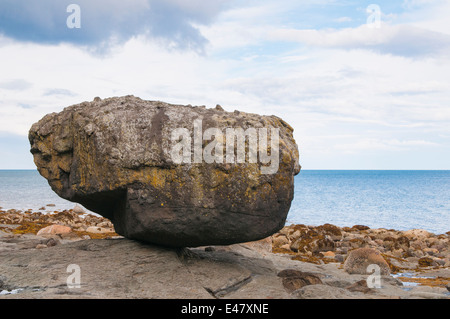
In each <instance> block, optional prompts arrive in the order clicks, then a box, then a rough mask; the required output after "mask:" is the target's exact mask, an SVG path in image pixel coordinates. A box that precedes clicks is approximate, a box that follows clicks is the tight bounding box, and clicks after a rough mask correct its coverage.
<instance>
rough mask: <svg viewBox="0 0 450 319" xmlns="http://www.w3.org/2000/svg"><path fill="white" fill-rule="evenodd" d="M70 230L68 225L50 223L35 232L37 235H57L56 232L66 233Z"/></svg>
mask: <svg viewBox="0 0 450 319" xmlns="http://www.w3.org/2000/svg"><path fill="white" fill-rule="evenodd" d="M71 231H72V228H70V227H68V226H62V225H51V226H47V227H44V228H42V229H41V230H39V231H38V232H37V235H38V236H42V235H58V234H67V233H70V232H71Z"/></svg>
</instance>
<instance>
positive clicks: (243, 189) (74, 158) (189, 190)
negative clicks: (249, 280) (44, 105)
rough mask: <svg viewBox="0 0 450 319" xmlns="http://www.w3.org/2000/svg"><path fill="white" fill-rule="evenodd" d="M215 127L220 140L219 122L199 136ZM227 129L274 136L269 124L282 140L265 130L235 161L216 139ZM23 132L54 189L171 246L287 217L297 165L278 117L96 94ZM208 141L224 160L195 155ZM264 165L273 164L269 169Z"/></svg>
mask: <svg viewBox="0 0 450 319" xmlns="http://www.w3.org/2000/svg"><path fill="white" fill-rule="evenodd" d="M195 123H200V124H201V127H200V128H198V126H197V129H196V128H195ZM214 128H217V129H218V130H219V131H220V132H219V133H221V134H222V138H223V139H221V138H220V134H219V133H217V131H216V134H217V135H218V136H214V138H212V136H211V138H210V139H208V137H206V136H204V135H203V134H204V133H205V131H206V130H208V129H214ZM230 128H231V129H242V130H244V131H245V130H248V129H251V130H255V132H258V135H257V136H258V138H259V140H260V141H261V140H263V138H264V136H263V134H262V133H261V132H263V131H260V130H264V129H268V132H267V135H268V136H272V131H271V129H270V128H275V129H278V130H279V143H278V145H276V144H275V145H271V142H269V140H268V138H267V137H266V142H267V148H266V149H260V150H259V151H260V152H261V153H258V156H259V159H258V161H257V162H256V163H253V162H250V160H249V159H246V161H245V163H236V161H234V162H232V161H229V160H228V159H227V157H226V155H227V148H228V146H230V150H231V152H232V154H233V155H235V156H234V158H235V159H236V158H237V155H238V151H239V150H238V148H237V146H236V144H235V143H234V142H233V143H231V140H232V139H231V138H230V139H229V143H228V142H227V143H222V144H226V147H225V146H223V147H222V148H220V147H219V146H217V144H213V143H216V142H224V141H225V142H226V132H227V131H226V130H227V129H230ZM177 130H181V131H183V132H187V133H188V135H189V136H188V137H186V141H187V143H186V144H184V145H185V146H186V148H187V149H188V153H187V154H185V155H186V157H183V160H186V163H179V162H178V161H177V160H176V157H175V159H174V156H173V154H174V151H173V150H174V145H177V143H178V142H179V141H178V140H174V139H172V137H173V136H172V134H174V133H176V132H179V131H177ZM274 134H275V133H274ZM199 135H200V137H199V138H200V139H199V138H197V139H196V137H197V136H199ZM202 135H203V138H204V140H201V137H202ZM273 136H276V135H273ZM176 138H178V137H177V136H176ZM188 139H190V141H188ZM29 140H30V144H31V153H32V154H33V156H34V161H35V164H36V166H37V168H38V170H39V172H40V174H41V175H42V176H44V177H45V178H46V179H47V180H48V182H49V184H50V186H51V187H52V189H53V190H54V191H55V192H56V193H57V194H58V195H59V196H61V197H62V198H65V199H67V200H70V201H73V202H77V203H80V204H81V205H83V206H84V207H86V208H87V209H88V210H90V211H93V212H95V213H98V214H100V215H102V216H104V217H106V218H109V219H110V220H111V221H112V222H113V224H114V227H115V231H116V232H117V233H118V234H120V235H122V236H125V237H128V238H130V239H137V240H141V241H145V242H148V243H154V244H161V245H166V246H173V247H194V246H206V245H229V244H233V243H240V242H249V241H255V240H259V239H262V238H266V237H267V236H270V235H272V234H273V233H275V232H277V231H278V230H280V229H281V228H282V227H283V226H284V224H285V221H286V217H287V214H288V211H289V208H290V205H291V201H292V199H293V195H294V175H296V174H298V173H299V172H300V165H299V160H298V149H297V145H296V143H295V141H294V138H293V129H292V127H290V126H289V125H288V124H287V123H286V122H284V121H283V120H282V119H280V118H278V117H276V116H259V115H256V114H248V113H244V112H237V113H236V112H235V113H230V112H225V111H223V109H221V108H220V107H218V108H216V109H206V108H201V107H192V106H182V105H172V104H167V103H163V102H155V101H144V100H141V99H139V98H136V97H134V96H126V97H119V98H109V99H105V100H102V99H100V98H97V99H95V100H94V101H93V102H84V103H81V104H78V105H73V106H70V107H67V108H65V109H64V110H63V111H62V112H60V113H52V114H48V115H46V116H45V117H44V118H43V119H42V120H40V121H39V122H38V123H35V124H34V125H33V126H32V127H31V129H30V132H29ZM183 140H184V139H183ZM174 141H176V142H177V143H175V142H174ZM196 141H200V143H199V144H198V143H197V142H196ZM213 141H214V142H213ZM274 141H275V140H274ZM196 143H197V144H196ZM208 143H209V144H208ZM178 144H179V143H178ZM253 144H254V143H252V144H251V145H253ZM214 145H216V146H217V148H215V147H213V146H214ZM249 145H250V143H249V142H247V144H246V150H245V153H246V154H247V155H248V154H249V153H250V152H249V150H250V148H249ZM259 145H261V144H259ZM254 146H255V147H256V146H257V145H254ZM208 147H209V148H210V149H215V150H220V149H221V150H222V151H223V155H224V157H223V160H222V162H221V161H218V162H213V163H206V162H205V160H204V159H203V161H201V160H202V158H201V156H200V162H198V163H196V162H195V159H196V155H202V154H203V153H202V152H207V148H208ZM269 148H270V152H269ZM198 150H199V151H198ZM264 152H265V153H267V154H266V155H269V153H270V161H269V162H268V163H267V164H263V163H262V160H261V159H262V157H261V155H262V154H264ZM175 153H176V152H175ZM210 153H211V154H212V153H213V152H210ZM277 153H278V156H277ZM183 154H184V153H183ZM214 154H215V153H214ZM217 154H219V153H217ZM272 155H273V156H274V157H273V158H272ZM188 159H189V161H188ZM187 162H189V163H187ZM272 164H275V166H274V167H272V166H270V165H272ZM268 168H272V169H273V170H272V171H271V172H270V173H267V169H268ZM269 170H270V169H269Z"/></svg>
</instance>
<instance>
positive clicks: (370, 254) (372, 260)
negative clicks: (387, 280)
mask: <svg viewBox="0 0 450 319" xmlns="http://www.w3.org/2000/svg"><path fill="white" fill-rule="evenodd" d="M372 264H375V265H378V266H379V267H380V271H381V275H389V274H390V270H389V264H388V263H387V262H386V260H384V258H383V256H381V254H380V252H379V251H378V250H376V249H373V248H359V249H355V250H352V251H351V252H350V253H349V254H348V257H347V259H346V260H345V263H344V270H345V271H346V272H347V273H349V274H361V275H366V274H367V267H369V266H370V265H372Z"/></svg>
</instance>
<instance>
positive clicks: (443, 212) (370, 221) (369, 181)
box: [288, 170, 450, 234]
mask: <svg viewBox="0 0 450 319" xmlns="http://www.w3.org/2000/svg"><path fill="white" fill-rule="evenodd" d="M288 223H294V224H305V225H323V224H325V223H330V224H334V225H337V226H341V227H342V226H350V227H351V226H353V225H366V226H369V227H370V228H388V229H396V230H409V229H416V228H420V229H426V230H428V231H430V232H432V233H435V234H443V233H445V232H448V231H450V171H378V170H376V171H364V170H363V171H347V170H345V171H327V170H317V171H308V170H304V171H301V172H300V174H299V175H297V176H296V179H295V193H294V200H293V202H292V205H291V210H290V211H289V215H288Z"/></svg>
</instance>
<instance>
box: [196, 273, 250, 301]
mask: <svg viewBox="0 0 450 319" xmlns="http://www.w3.org/2000/svg"><path fill="white" fill-rule="evenodd" d="M251 281H252V275H250V276H248V277H246V278H244V279H242V280H240V281H238V282H235V283H233V284H231V285H229V286H227V287H225V288H220V289H217V290H212V289H211V288H208V287H203V288H205V290H206V291H207V292H208V293H209V294H210V295H211V296H213V297H214V298H216V299H220V298H223V297H225V296H226V295H228V294H229V293H232V292H234V291H237V290H239V289H241V288H242V287H243V286H245V285H246V284H248V283H249V282H251Z"/></svg>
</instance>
